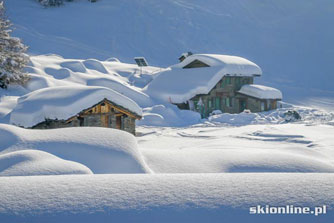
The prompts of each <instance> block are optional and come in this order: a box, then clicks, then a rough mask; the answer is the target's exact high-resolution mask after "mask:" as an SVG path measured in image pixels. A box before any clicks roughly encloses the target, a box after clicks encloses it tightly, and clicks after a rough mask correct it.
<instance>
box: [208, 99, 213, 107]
mask: <svg viewBox="0 0 334 223" xmlns="http://www.w3.org/2000/svg"><path fill="white" fill-rule="evenodd" d="M208 103H209V105H208V107H209V108H212V100H211V99H209V102H208Z"/></svg>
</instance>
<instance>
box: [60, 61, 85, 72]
mask: <svg viewBox="0 0 334 223" xmlns="http://www.w3.org/2000/svg"><path fill="white" fill-rule="evenodd" d="M60 66H62V67H64V68H68V69H70V70H71V71H73V72H81V73H86V72H87V70H86V67H85V66H84V65H83V63H82V62H80V61H66V62H63V63H61V64H60Z"/></svg>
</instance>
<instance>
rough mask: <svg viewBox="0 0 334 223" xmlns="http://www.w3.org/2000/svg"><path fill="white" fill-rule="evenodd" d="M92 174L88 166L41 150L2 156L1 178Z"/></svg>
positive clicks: (0, 162)
mask: <svg viewBox="0 0 334 223" xmlns="http://www.w3.org/2000/svg"><path fill="white" fill-rule="evenodd" d="M66 174H92V171H91V170H90V169H89V168H87V167H86V166H84V165H82V164H80V163H76V162H72V161H67V160H63V159H60V158H59V157H56V156H54V155H52V154H50V153H46V152H43V151H39V150H22V151H15V152H9V153H5V154H2V155H0V176H35V175H66Z"/></svg>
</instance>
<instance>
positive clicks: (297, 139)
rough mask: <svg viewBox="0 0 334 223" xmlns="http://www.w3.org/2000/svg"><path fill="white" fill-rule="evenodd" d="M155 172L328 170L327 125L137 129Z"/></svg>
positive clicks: (331, 156)
mask: <svg viewBox="0 0 334 223" xmlns="http://www.w3.org/2000/svg"><path fill="white" fill-rule="evenodd" d="M138 132H141V135H140V136H139V137H138V143H139V149H140V151H141V152H142V154H143V156H144V157H145V161H146V163H147V165H148V166H149V167H150V168H151V169H152V171H154V172H155V173H222V172H327V173H333V172H334V165H333V160H334V152H333V150H332V148H334V141H333V135H334V128H333V126H331V125H308V124H306V125H305V124H304V125H303V124H281V125H269V124H266V125H259V124H258V125H245V126H241V127H231V126H224V125H218V124H217V125H215V124H213V123H210V122H206V123H203V124H198V125H194V126H191V127H185V128H168V127H164V128H156V127H145V128H143V127H139V128H138Z"/></svg>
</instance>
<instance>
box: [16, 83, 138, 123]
mask: <svg viewBox="0 0 334 223" xmlns="http://www.w3.org/2000/svg"><path fill="white" fill-rule="evenodd" d="M105 98H106V99H108V100H109V101H111V102H113V103H115V104H117V105H119V106H121V107H123V108H125V109H127V110H129V111H130V112H132V113H134V114H136V115H138V116H142V110H141V108H140V107H139V106H138V105H137V104H136V102H134V101H133V100H131V99H129V98H128V97H126V96H124V95H122V94H120V93H118V92H116V91H113V90H111V89H109V88H105V87H88V86H79V85H78V86H62V87H51V88H43V89H40V90H37V91H34V92H31V93H29V94H27V95H24V96H22V97H21V98H19V99H18V104H17V106H16V107H15V108H14V110H13V111H12V113H11V115H10V123H11V124H15V125H19V126H24V127H32V126H34V125H36V124H38V123H40V122H42V121H44V120H45V118H49V119H64V120H66V119H68V118H70V117H72V116H74V115H76V114H78V113H79V112H81V111H82V110H84V109H87V108H90V107H91V106H93V105H95V104H96V103H98V102H100V101H102V100H103V99H105Z"/></svg>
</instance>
